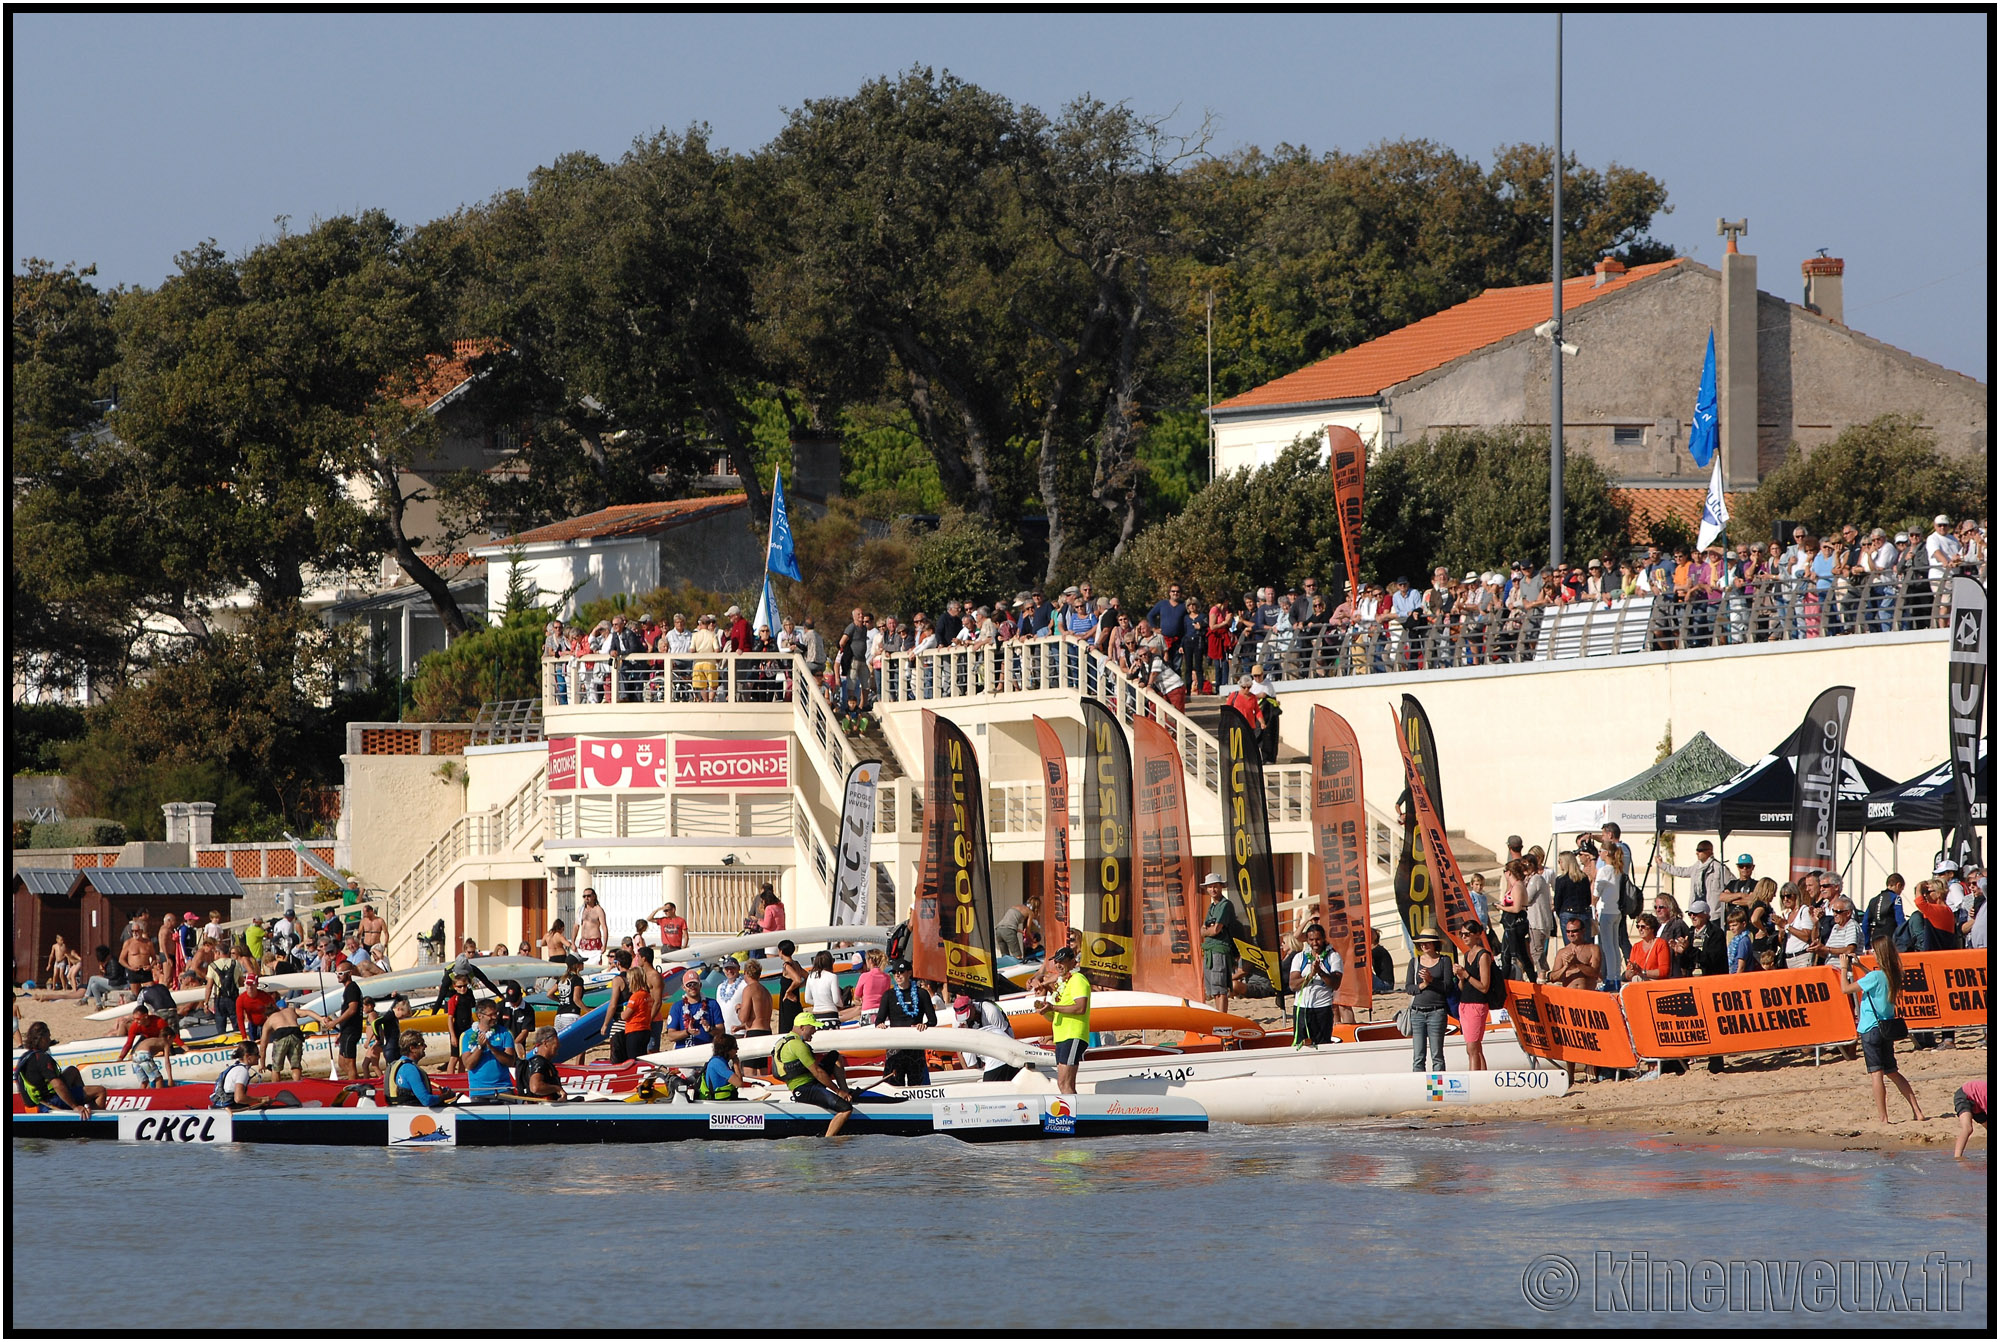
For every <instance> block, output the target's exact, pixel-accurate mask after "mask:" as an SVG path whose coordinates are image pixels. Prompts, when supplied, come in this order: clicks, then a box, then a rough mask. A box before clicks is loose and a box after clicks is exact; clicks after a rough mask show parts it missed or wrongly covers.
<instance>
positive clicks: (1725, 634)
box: [543, 514, 1987, 719]
mask: <svg viewBox="0 0 2000 1342" xmlns="http://www.w3.org/2000/svg"><path fill="white" fill-rule="evenodd" d="M1986 547H1987V539H1986V533H1985V531H1984V529H1983V528H1982V527H1981V526H1980V525H1979V524H1978V523H1976V522H1974V521H1971V520H1967V521H1964V522H1961V523H1958V524H1956V525H1954V524H1953V523H1952V522H1951V519H1950V518H1948V517H1946V516H1944V515H1943V514H1940V515H1939V516H1938V517H1937V518H1936V519H1935V520H1934V522H1933V524H1932V531H1931V533H1930V534H1929V535H1928V536H1912V535H1911V534H1909V533H1906V532H1897V533H1895V534H1893V535H1891V534H1890V533H1888V532H1886V531H1885V530H1884V529H1883V528H1880V527H1877V528H1874V529H1873V530H1872V531H1871V532H1869V533H1868V534H1866V535H1863V533H1862V532H1861V530H1860V529H1859V528H1858V527H1856V526H1853V525H1847V526H1843V527H1841V528H1839V530H1838V532H1837V534H1833V535H1828V536H1823V537H1822V536H1815V535H1813V534H1812V533H1811V531H1810V530H1809V529H1808V528H1805V527H1802V526H1801V527H1796V528H1794V530H1793V536H1792V544H1791V545H1790V546H1786V547H1780V546H1778V545H1776V544H1775V543H1774V544H1762V543H1758V542H1744V543H1740V544H1737V545H1735V546H1734V547H1724V546H1721V545H1714V546H1710V547H1709V548H1708V549H1706V550H1693V549H1689V548H1676V549H1674V550H1672V551H1670V552H1669V551H1663V550H1662V549H1661V548H1660V547H1659V546H1647V547H1645V548H1644V549H1643V550H1637V551H1634V552H1632V553H1630V554H1628V555H1626V556H1624V557H1614V556H1612V555H1610V554H1604V555H1601V556H1598V557H1596V558H1591V559H1587V560H1585V561H1583V562H1581V563H1573V564H1572V563H1564V564H1558V565H1554V566H1553V567H1551V566H1546V565H1540V564H1537V563H1535V562H1532V561H1527V560H1521V561H1516V562H1514V563H1511V564H1509V565H1508V566H1507V567H1506V569H1505V570H1504V571H1502V570H1491V571H1486V572H1478V571H1468V572H1466V573H1465V574H1463V575H1462V576H1461V577H1459V578H1458V579H1456V580H1454V579H1453V578H1452V576H1451V572H1450V570H1449V569H1446V568H1444V567H1442V566H1439V567H1437V568H1434V569H1433V570H1432V571H1431V575H1430V581H1429V584H1428V585H1427V586H1424V587H1422V588H1418V587H1416V586H1414V585H1413V584H1412V583H1411V581H1410V580H1409V579H1408V578H1407V577H1398V578H1396V579H1395V580H1394V581H1392V582H1389V583H1386V584H1384V583H1378V582H1373V581H1364V582H1361V583H1359V584H1358V585H1357V586H1356V587H1355V589H1354V590H1353V592H1352V593H1351V594H1350V593H1349V592H1346V591H1340V592H1334V593H1328V592H1325V591H1323V590H1322V589H1321V585H1320V582H1319V580H1318V579H1317V578H1314V577H1307V578H1305V579H1303V580H1301V581H1300V582H1299V583H1298V584H1297V585H1296V586H1286V587H1282V588H1281V587H1278V586H1275V585H1274V586H1266V587H1260V588H1258V589H1257V590H1256V591H1254V592H1251V593H1246V594H1242V595H1240V596H1239V595H1236V594H1232V593H1217V594H1214V595H1213V596H1212V597H1203V596H1201V595H1198V594H1196V593H1195V592H1194V591H1192V590H1191V589H1190V588H1187V587H1185V586H1183V585H1182V584H1179V583H1170V584H1169V585H1168V587H1167V590H1166V591H1165V592H1164V593H1162V594H1160V595H1159V597H1158V598H1157V599H1156V600H1155V601H1154V602H1153V603H1152V605H1151V606H1149V607H1147V608H1146V609H1145V610H1143V611H1142V610H1137V609H1126V608H1124V607H1123V606H1122V605H1121V603H1120V601H1119V599H1118V598H1117V597H1116V596H1107V595H1100V594H1098V593H1097V592H1096V591H1095V590H1093V588H1092V585H1091V584H1090V583H1088V582H1083V583H1078V584H1076V585H1075V586H1071V587H1066V588H1064V589H1062V591H1061V592H1059V593H1058V594H1056V595H1055V597H1054V598H1053V599H1049V598H1045V597H1044V595H1043V594H1042V593H1041V592H1039V591H1033V590H1030V591H1023V592H1020V593H1017V594H1016V595H1014V596H1013V597H1012V598H1001V599H993V600H987V599H982V598H979V597H977V596H970V595H969V596H966V597H962V598H959V599H954V600H949V601H946V602H945V603H944V607H943V609H942V610H941V611H939V612H938V613H937V614H935V615H933V614H931V613H930V612H928V611H923V610H918V611H916V612H914V613H912V614H910V615H909V616H908V617H907V618H902V617H899V616H896V615H893V614H876V613H873V612H869V611H867V610H864V609H860V608H856V609H855V610H853V611H852V612H851V616H850V618H849V620H848V621H847V623H846V624H845V625H844V626H843V627H842V628H841V629H840V630H839V632H838V633H833V632H832V631H831V629H830V628H829V631H828V632H827V633H826V634H822V633H821V632H820V631H819V630H818V629H817V628H815V627H814V622H813V621H812V620H811V619H810V618H808V619H805V620H803V621H801V622H798V623H794V621H793V620H792V619H790V618H785V619H783V620H781V621H780V624H779V627H778V628H777V629H775V630H756V629H753V627H752V625H751V622H750V620H749V619H748V618H747V617H746V616H745V614H744V612H743V611H742V610H741V608H739V607H737V606H731V607H729V608H728V609H727V610H725V611H724V612H723V613H722V614H721V615H720V616H716V615H709V614H703V615H700V616H699V617H695V618H694V619H693V620H692V622H690V617H688V616H687V615H685V614H682V613H675V614H673V615H672V616H670V617H666V618H665V619H662V620H656V619H655V618H654V616H653V615H652V614H651V613H650V612H648V613H643V614H640V615H638V616H637V617H636V618H634V619H631V620H629V621H628V619H627V617H626V616H625V615H623V614H619V615H615V616H613V617H612V618H610V619H608V620H600V621H599V622H598V623H597V624H596V625H595V626H594V627H591V628H589V629H586V628H585V627H584V626H583V625H581V624H578V623H571V624H568V625H565V624H564V623H563V622H562V621H559V620H552V621H550V622H549V624H548V626H547V630H546V637H545V641H544V645H543V650H544V654H545V655H546V656H547V657H549V658H551V659H553V663H554V694H555V696H556V700H557V702H561V703H566V702H569V701H570V697H571V696H572V695H574V696H575V697H576V699H577V701H578V702H602V701H604V700H606V699H609V698H612V697H614V689H613V682H614V678H615V680H616V689H615V697H616V698H617V699H619V700H621V701H622V700H652V701H663V700H667V699H672V700H674V701H676V702H687V701H694V702H703V701H714V700H718V699H732V700H743V699H752V700H754V699H758V698H773V699H775V698H782V697H786V696H788V695H789V693H790V688H791V687H790V685H789V675H790V673H789V667H788V663H789V654H792V653H794V652H796V653H797V654H798V655H799V656H800V657H802V658H803V660H804V661H805V663H806V665H807V667H808V668H809V669H810V671H811V673H812V674H813V675H814V676H815V677H817V678H821V679H823V680H824V681H825V682H826V683H827V684H828V686H829V687H830V688H831V689H833V690H834V692H835V693H836V695H837V696H838V698H839V700H840V704H841V707H842V710H843V713H844V714H846V715H848V716H849V717H850V719H851V718H853V717H855V716H857V715H862V714H865V713H866V712H867V710H868V708H869V707H870V705H871V704H872V703H873V701H874V700H875V699H876V698H878V697H880V696H881V695H882V694H883V693H884V692H885V674H884V667H885V660H886V659H889V658H893V657H895V656H896V655H897V654H900V653H906V652H925V651H930V650H934V649H941V648H954V647H955V648H961V649H977V648H991V647H997V646H999V645H1001V644H1005V643H1008V642H1010V641H1012V640H1016V639H1044V638H1058V639H1064V640H1070V641H1074V642H1078V643H1086V644H1089V645H1090V646H1092V647H1094V648H1095V649H1096V650H1097V651H1098V652H1100V653H1102V654H1103V655H1104V657H1105V658H1106V659H1107V660H1109V662H1110V663H1111V664H1112V666H1113V667H1114V668H1115V669H1116V670H1117V671H1118V672H1119V673H1120V674H1122V675H1125V676H1128V677H1131V678H1132V679H1134V680H1137V681H1139V682H1140V683H1142V684H1143V685H1145V686H1146V687H1147V688H1148V689H1151V690H1153V691H1155V692H1156V693H1157V694H1159V695H1160V697H1162V698H1164V699H1166V700H1168V701H1169V702H1171V703H1173V704H1174V705H1175V706H1176V707H1184V706H1185V704H1186V700H1187V696H1188V695H1189V693H1190V692H1193V693H1204V694H1214V693H1227V692H1228V690H1229V688H1230V686H1231V685H1232V683H1235V682H1237V681H1239V680H1240V679H1241V678H1242V677H1243V676H1245V675H1250V676H1253V677H1254V678H1256V679H1257V680H1258V681H1260V682H1261V681H1274V680H1281V679H1297V678H1301V677H1308V676H1320V675H1333V674H1352V673H1355V672H1364V671H1377V672H1379V671H1386V670H1396V669H1415V668H1423V667H1433V666H1451V665H1474V664H1482V663H1486V662H1502V661H1511V660H1517V659H1520V660H1525V659H1528V658H1530V657H1533V656H1534V655H1535V652H1534V648H1535V642H1536V638H1537V635H1538V633H1539V632H1540V630H1541V629H1542V627H1543V625H1544V623H1545V622H1546V621H1547V620H1548V618H1549V617H1550V614H1551V613H1552V612H1562V611H1565V610H1587V609H1590V608H1598V609H1603V610H1613V609H1616V608H1619V607H1621V605H1623V606H1624V607H1625V608H1626V609H1627V610H1640V611H1643V612H1644V621H1643V623H1642V624H1635V630H1636V634H1635V636H1636V637H1637V638H1639V639H1640V640H1641V642H1640V643H1638V644H1637V645H1636V646H1637V647H1648V648H1669V647H1700V646H1707V645H1710V644H1715V643H1746V642H1764V641H1768V640H1773V639H1792V638H1817V637H1822V636H1828V635H1837V634H1850V633H1879V632H1885V631H1888V630H1891V629H1914V628H1923V627H1929V626H1932V625H1934V624H1937V623H1941V622H1942V620H1943V619H1944V618H1945V616H1946V613H1947V611H1946V605H1945V594H1946V591H1947V584H1948V582H1949V579H1950V578H1951V577H1952V576H1954V575H1956V574H1960V573H1973V572H1982V571H1983V570H1984V566H1985V563H1986V558H1987V548H1986ZM1633 603H1643V604H1633ZM1620 647H1621V650H1633V649H1632V648H1626V647H1625V646H1624V645H1623V644H1621V645H1620ZM757 652H770V653H780V654H787V657H786V658H785V661H784V662H783V663H780V662H778V661H776V660H774V661H773V662H772V663H771V664H769V665H768V666H766V665H762V664H758V663H756V662H754V661H752V662H750V663H748V664H741V665H738V666H735V667H730V668H727V669H725V667H724V664H723V662H722V661H721V660H720V658H719V656H718V657H717V658H715V659H711V658H709V657H706V656H704V654H718V655H719V654H725V653H757ZM638 654H671V656H670V657H657V656H656V657H640V656H636V655H638ZM725 675H727V676H730V677H732V678H733V680H732V682H731V683H730V684H728V685H725V684H724V683H723V678H724V676H725ZM572 682H574V683H572Z"/></svg>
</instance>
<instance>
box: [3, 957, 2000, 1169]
mask: <svg viewBox="0 0 2000 1342" xmlns="http://www.w3.org/2000/svg"><path fill="white" fill-rule="evenodd" d="M1406 1000H1407V999H1406V998H1405V997H1404V996H1403V995H1402V994H1400V993H1390V994H1385V995H1383V996H1381V997H1379V998H1377V999H1376V1003H1375V1010H1374V1013H1373V1015H1374V1019H1376V1020H1378V1021H1379V1020H1388V1019H1390V1018H1391V1017H1393V1016H1394V1014H1395V1013H1396V1011H1397V1010H1398V1009H1399V1008H1400V1007H1401V1006H1402V1005H1403V1004H1404V1002H1405V1001H1406ZM16 1001H17V1003H18V1004H19V1006H20V1009H21V1021H22V1022H23V1023H25V1022H28V1021H34V1020H40V1021H44V1022H46V1023H47V1024H48V1027H49V1029H50V1031H51V1032H52V1033H53V1034H54V1035H55V1038H56V1039H57V1041H58V1042H61V1041H65V1040H71V1039H90V1038H95V1037H99V1036H102V1035H104V1034H107V1033H109V1026H110V1025H111V1024H113V1023H112V1022H105V1021H90V1020H86V1019H85V1017H86V1016H87V1015H89V1014H90V1007H89V1006H88V1005H86V1004H85V1003H82V1002H36V1001H34V1000H32V999H30V998H25V997H24V998H17V999H16ZM1230 1010H1231V1011H1232V1012H1234V1013H1235V1014H1237V1015H1241V1016H1246V1017H1248V1018H1250V1019H1251V1020H1255V1021H1257V1022H1259V1023H1260V1024H1262V1025H1264V1026H1265V1027H1266V1028H1267V1029H1272V1030H1289V1029H1290V1026H1291V1022H1290V1019H1289V1017H1288V1015H1286V1014H1285V1013H1281V1012H1280V1011H1279V1010H1278V1007H1277V1004H1276V1003H1275V1002H1274V1001H1272V1000H1271V999H1269V998H1264V999H1261V1000H1257V999H1252V1000H1248V1001H1245V1000H1242V999H1235V1000H1232V1001H1231V1003H1230ZM1964 1033H1965V1034H1966V1035H1967V1036H1969V1037H1970V1038H1971V1039H1973V1040H1975V1041H1976V1044H1975V1045H1974V1046H1972V1047H1959V1048H1955V1049H1942V1048H1940V1049H1929V1050H1925V1051H1922V1052H1918V1051H1916V1050H1913V1049H1911V1048H1910V1046H1909V1045H1908V1044H1903V1045H1901V1046H1900V1047H1898V1049H1897V1050H1896V1060H1897V1062H1898V1063H1900V1064H1901V1066H1902V1069H1903V1074H1904V1075H1905V1076H1907V1077H1908V1078H1909V1079H1910V1085H1911V1086H1912V1088H1914V1089H1915V1091H1916V1093H1917V1102H1918V1103H1919V1104H1920V1105H1922V1106H1923V1110H1924V1113H1925V1115H1926V1121H1925V1122H1922V1123H1918V1122H1916V1121H1914V1120H1912V1119H1911V1118H1910V1116H1909V1107H1908V1106H1907V1105H1905V1104H1904V1103H1903V1101H1902V1097H1901V1096H1899V1095H1897V1094H1896V1093H1895V1088H1894V1087H1893V1086H1892V1087H1891V1088H1890V1093H1889V1123H1888V1125H1887V1126H1886V1127H1885V1126H1884V1125H1883V1124H1881V1123H1880V1122H1878V1121H1877V1120H1876V1118H1875V1100H1874V1094H1873V1090H1872V1088H1871V1086H1870V1085H1869V1082H1868V1075H1867V1073H1866V1071H1864V1070H1863V1067H1862V1064H1861V1062H1860V1060H1859V1059H1858V1058H1857V1059H1855V1060H1854V1061H1852V1062H1850V1061H1847V1060H1845V1059H1843V1058H1841V1057H1840V1055H1839V1053H1838V1052H1837V1051H1836V1050H1833V1049H1827V1050H1825V1051H1824V1052H1823V1053H1822V1055H1821V1059H1820V1062H1819V1065H1818V1066H1815V1065H1814V1064H1813V1060H1812V1055H1811V1053H1810V1052H1809V1051H1808V1052H1805V1053H1799V1054H1777V1055H1771V1056H1767V1057H1751V1058H1736V1059H1731V1060H1730V1062H1729V1064H1728V1068H1727V1070H1726V1071H1723V1072H1721V1073H1719V1074H1717V1073H1710V1072H1709V1071H1708V1069H1707V1066H1706V1064H1704V1063H1702V1062H1700V1061H1697V1062H1695V1063H1694V1064H1692V1065H1691V1066H1690V1067H1689V1069H1688V1072H1687V1074H1686V1075H1684V1076H1662V1077H1660V1078H1658V1079H1657V1080H1653V1081H1605V1082H1599V1083H1597V1084H1595V1085H1593V1084H1591V1083H1589V1082H1587V1081H1585V1080H1584V1079H1583V1076H1582V1073H1581V1071H1579V1074H1578V1079H1577V1083H1576V1085H1575V1086H1574V1087H1572V1089H1571V1090H1570V1093H1569V1094H1568V1095H1566V1096H1564V1097H1563V1098H1562V1099H1559V1100H1523V1101H1520V1102H1518V1103H1512V1104H1494V1105H1483V1106H1481V1107H1480V1108H1478V1109H1476V1110H1468V1109H1454V1110H1451V1111H1450V1112H1448V1113H1440V1112H1438V1111H1437V1110H1416V1111H1412V1112H1413V1113H1414V1114H1416V1115H1417V1116H1420V1117H1421V1118H1422V1119H1423V1121H1425V1122H1426V1123H1446V1124H1449V1123H1487V1122H1500V1121H1508V1122H1514V1121H1520V1120H1528V1121H1532V1122H1540V1123H1560V1124H1564V1125H1568V1126H1576V1127H1587V1128H1602V1129H1605V1130H1607V1131H1613V1132H1619V1133H1633V1134H1638V1133H1644V1134H1649V1135H1653V1136H1674V1137H1684V1138H1695V1139H1700V1140H1702V1141H1707V1142H1740V1143H1743V1144H1746V1145H1762V1146H1802V1147H1819V1148H1834V1149H1843V1150H1893V1149H1898V1148H1904V1147H1918V1148H1924V1147H1937V1146H1944V1147H1949V1146H1950V1145H1951V1142H1952V1139H1953V1137H1954V1136H1955V1134H1956V1133H1957V1130H1958V1125H1957V1121H1956V1119H1955V1118H1954V1116H1953V1114H1952V1111H1951V1097H1952V1092H1953V1091H1955V1090H1957V1089H1958V1087H1959V1086H1960V1085H1962V1084H1963V1083H1965V1082H1966V1081H1970V1080H1974V1079H1976V1078H1979V1077H1983V1076H1985V1075H1986V1055H1987V1045H1986V1041H1985V1038H1984V1036H1983V1032H1979V1031H1966V1032H1964ZM1155 1038H1156V1039H1157V1040H1158V1041H1161V1042H1169V1037H1168V1036H1166V1035H1158V1036H1155ZM308 1070H309V1071H311V1072H312V1074H314V1075H322V1076H323V1075H325V1067H324V1065H321V1066H320V1067H319V1068H317V1069H308ZM1986 1141H1987V1133H1986V1130H1985V1129H1983V1128H1982V1129H1980V1130H1978V1131H1977V1132H1976V1133H1975V1134H1974V1136H1973V1143H1972V1149H1973V1150H1984V1149H1986Z"/></svg>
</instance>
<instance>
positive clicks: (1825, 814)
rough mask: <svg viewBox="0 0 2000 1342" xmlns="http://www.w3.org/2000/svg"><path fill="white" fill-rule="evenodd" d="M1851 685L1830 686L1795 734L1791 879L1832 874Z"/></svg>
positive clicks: (1835, 865)
mask: <svg viewBox="0 0 2000 1342" xmlns="http://www.w3.org/2000/svg"><path fill="white" fill-rule="evenodd" d="M1853 712H1854V687H1853V686H1852V685H1836V686H1834V687H1833V688H1832V689H1830V690H1827V691H1826V692H1825V693H1823V694H1821V695H1820V697H1819V698H1817V699H1815V700H1813V704H1812V707H1811V708H1809V709H1807V710H1806V718H1805V721H1804V722H1801V723H1800V724H1799V734H1798V735H1797V736H1796V737H1794V738H1793V743H1792V744H1793V749H1794V750H1796V751H1797V754H1798V758H1797V760H1796V761H1795V766H1794V769H1793V782H1792V860H1791V879H1792V880H1794V881H1796V880H1798V879H1800V878H1801V877H1803V876H1804V875H1805V874H1806V873H1807V872H1809V871H1838V870H1839V869H1840V863H1839V860H1838V859H1837V858H1836V857H1835V855H1834V840H1835V838H1837V837H1838V835H1839V833H1840V768H1841V761H1842V760H1843V759H1844V758H1845V757H1846V754H1847V720H1848V719H1849V718H1850V717H1851V716H1852V715H1853Z"/></svg>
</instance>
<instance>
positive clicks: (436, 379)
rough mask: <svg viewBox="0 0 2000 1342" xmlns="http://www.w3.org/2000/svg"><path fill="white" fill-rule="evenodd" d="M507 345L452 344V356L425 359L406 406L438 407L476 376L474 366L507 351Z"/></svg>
mask: <svg viewBox="0 0 2000 1342" xmlns="http://www.w3.org/2000/svg"><path fill="white" fill-rule="evenodd" d="M506 348H507V346H506V343H505V342H503V341H499V340H491V339H480V340H454V341H452V342H451V357H450V358H448V359H447V358H446V357H445V356H444V355H442V354H432V355H428V356H426V358H425V359H424V366H423V367H422V368H421V369H419V370H417V374H416V386H415V388H414V389H413V390H412V391H411V392H410V393H409V394H408V395H406V396H405V397H403V404H405V405H436V404H437V403H438V402H439V401H441V400H443V399H444V398H445V397H446V396H448V395H450V394H451V393H452V392H453V391H455V390H457V389H458V388H459V387H462V386H464V385H465V381H466V379H467V378H469V377H470V376H472V373H471V369H470V365H471V363H472V361H473V360H474V359H476V358H478V357H479V356H480V355H482V354H498V353H500V352H501V351H502V350H504V349H506Z"/></svg>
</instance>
